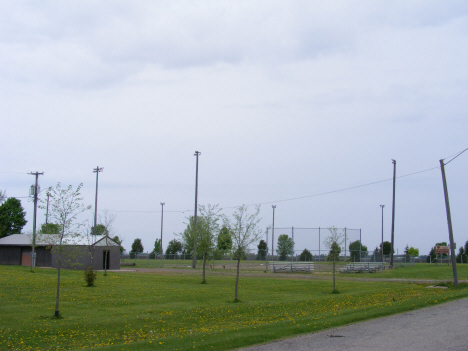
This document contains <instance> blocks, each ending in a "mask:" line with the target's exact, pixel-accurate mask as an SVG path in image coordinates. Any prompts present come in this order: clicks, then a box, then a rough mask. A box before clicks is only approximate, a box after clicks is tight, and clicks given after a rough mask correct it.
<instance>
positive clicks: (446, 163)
mask: <svg viewBox="0 0 468 351" xmlns="http://www.w3.org/2000/svg"><path fill="white" fill-rule="evenodd" d="M466 150H468V149H465V150H463V151H461V152H459V153H458V154H457V155H456V156H455V157H454V158H452V159H451V160H450V161H448V162H445V166H447V165H448V164H449V163H450V162H452V161H453V160H455V159H456V158H457V157H458V156H460V155H461V154H462V153H464V152H465V151H466ZM452 156H453V155H452ZM452 156H449V157H452ZM447 158H448V157H447ZM444 160H445V158H444Z"/></svg>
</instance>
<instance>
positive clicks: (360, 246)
mask: <svg viewBox="0 0 468 351" xmlns="http://www.w3.org/2000/svg"><path fill="white" fill-rule="evenodd" d="M361 251H362V240H361V228H359V263H361V259H362V258H361V255H362V252H361Z"/></svg>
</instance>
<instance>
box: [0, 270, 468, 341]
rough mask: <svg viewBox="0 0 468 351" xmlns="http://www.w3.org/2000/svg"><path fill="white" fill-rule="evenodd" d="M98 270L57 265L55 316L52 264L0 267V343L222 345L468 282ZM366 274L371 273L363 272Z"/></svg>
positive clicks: (413, 304) (320, 325)
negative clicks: (93, 273) (89, 277)
mask: <svg viewBox="0 0 468 351" xmlns="http://www.w3.org/2000/svg"><path fill="white" fill-rule="evenodd" d="M165 274H166V275H161V274H158V275H153V274H137V273H128V272H127V273H125V272H119V273H117V272H109V273H108V276H107V277H104V276H103V274H102V272H99V273H98V280H97V282H96V286H95V287H91V288H90V287H86V286H85V284H84V280H83V272H81V271H67V270H64V271H63V274H62V289H61V299H60V313H61V315H62V318H59V319H55V318H53V315H54V307H55V288H56V278H57V276H56V275H57V272H56V270H53V269H37V272H36V273H30V272H29V268H27V267H18V266H0V276H1V277H2V278H1V284H0V301H1V307H0V311H1V317H2V318H1V321H0V349H2V350H65V349H67V350H68V349H86V348H99V349H102V350H146V349H153V350H194V349H196V350H229V349H235V348H238V347H242V346H246V345H252V344H256V343H261V342H266V341H271V340H274V339H278V338H281V337H286V336H292V335H295V334H300V333H307V332H314V331H318V330H321V329H324V328H330V327H334V326H338V325H343V324H347V323H351V322H355V321H359V320H364V319H369V318H375V317H379V316H384V315H389V314H394V313H398V312H403V311H407V310H411V309H416V308H421V307H425V306H429V305H433V304H438V303H441V302H445V301H449V300H453V299H457V298H461V297H467V296H468V287H467V286H466V284H462V285H461V286H460V287H459V288H453V287H451V288H449V289H428V288H427V284H412V283H398V282H381V281H378V282H375V281H370V282H367V281H353V280H343V279H340V280H338V282H337V288H338V290H339V291H340V294H331V290H332V287H331V281H330V280H317V279H287V278H286V279H285V278H284V276H283V277H282V278H281V279H277V278H275V276H274V275H265V276H264V277H255V276H241V278H240V283H239V298H240V299H241V301H242V302H240V303H233V302H232V301H233V295H234V281H235V276H233V275H216V276H208V284H200V281H201V277H200V276H199V275H194V274H182V273H173V274H171V273H170V272H169V273H165ZM369 277H371V275H369Z"/></svg>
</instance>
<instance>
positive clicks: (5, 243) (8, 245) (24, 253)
mask: <svg viewBox="0 0 468 351" xmlns="http://www.w3.org/2000/svg"><path fill="white" fill-rule="evenodd" d="M32 240H33V238H32V234H13V235H9V236H6V237H4V238H1V239H0V264H2V265H21V266H31V253H32ZM35 252H36V266H37V267H52V268H57V267H58V258H59V256H60V255H61V257H62V265H61V267H62V268H69V269H85V268H88V267H90V266H92V267H93V269H94V270H102V269H105V268H107V269H110V270H115V269H120V246H119V244H117V243H116V242H115V241H113V240H112V239H111V238H109V237H107V236H105V235H96V236H94V235H90V236H89V237H86V236H83V235H67V236H65V237H64V239H63V240H62V244H60V235H59V234H36V244H35Z"/></svg>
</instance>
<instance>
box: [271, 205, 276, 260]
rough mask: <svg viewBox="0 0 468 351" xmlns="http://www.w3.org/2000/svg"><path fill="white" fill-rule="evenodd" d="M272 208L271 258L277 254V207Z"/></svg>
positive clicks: (272, 206)
mask: <svg viewBox="0 0 468 351" xmlns="http://www.w3.org/2000/svg"><path fill="white" fill-rule="evenodd" d="M271 208H272V209H273V227H272V228H271V256H273V255H274V254H275V208H276V205H271ZM272 259H273V257H272Z"/></svg>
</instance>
